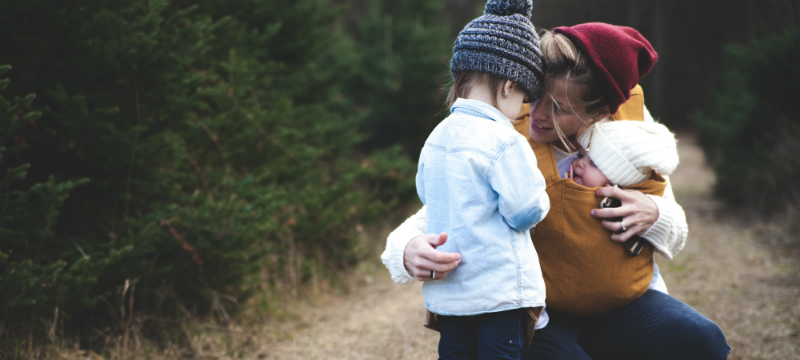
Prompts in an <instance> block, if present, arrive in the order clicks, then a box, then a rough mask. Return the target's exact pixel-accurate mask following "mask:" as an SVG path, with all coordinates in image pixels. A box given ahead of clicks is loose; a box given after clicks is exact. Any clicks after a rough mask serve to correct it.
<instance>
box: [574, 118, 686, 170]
mask: <svg viewBox="0 0 800 360" xmlns="http://www.w3.org/2000/svg"><path fill="white" fill-rule="evenodd" d="M578 142H579V143H580V144H581V146H582V147H583V148H584V149H588V150H587V153H589V158H591V159H592V161H593V162H594V163H595V165H597V168H598V169H600V171H602V172H603V175H605V176H606V177H607V178H608V180H609V181H611V183H613V184H619V185H621V186H631V185H635V184H638V183H640V182H642V181H645V180H647V179H649V178H650V171H651V170H655V171H658V173H659V174H661V175H669V174H672V172H673V171H675V168H676V167H677V166H678V149H677V146H676V140H675V135H674V134H673V133H671V132H670V131H669V129H667V127H666V126H664V125H661V124H659V123H656V122H648V121H631V120H620V121H608V120H603V121H600V122H598V123H596V124H595V125H593V126H592V127H590V128H589V129H587V130H586V131H584V132H582V133H580V134H579V135H578Z"/></svg>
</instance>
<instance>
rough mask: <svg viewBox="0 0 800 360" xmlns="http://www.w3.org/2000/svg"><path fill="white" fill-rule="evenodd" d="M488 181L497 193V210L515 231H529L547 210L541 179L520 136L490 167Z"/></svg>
mask: <svg viewBox="0 0 800 360" xmlns="http://www.w3.org/2000/svg"><path fill="white" fill-rule="evenodd" d="M487 175H488V179H489V184H491V186H492V189H493V190H494V191H496V192H497V194H498V209H499V211H500V214H501V215H502V216H503V218H505V220H506V223H507V224H508V225H509V226H511V227H512V228H513V229H515V230H517V231H527V230H530V228H532V227H533V226H534V225H536V224H537V223H539V222H540V221H542V219H544V217H545V216H546V215H547V212H548V211H550V198H548V196H547V192H545V189H546V188H547V185H546V184H545V181H544V176H542V172H541V171H539V168H538V167H537V166H536V156H535V155H534V154H533V151H532V150H531V147H530V145H528V142H527V141H526V140H525V138H523V137H522V136H515V137H514V138H513V140H511V141H510V142H509V143H508V144H507V145H506V148H505V149H504V150H503V151H502V152H501V153H500V156H499V157H498V158H497V159H496V160H494V161H493V163H492V166H491V167H490V168H489V173H488V174H487Z"/></svg>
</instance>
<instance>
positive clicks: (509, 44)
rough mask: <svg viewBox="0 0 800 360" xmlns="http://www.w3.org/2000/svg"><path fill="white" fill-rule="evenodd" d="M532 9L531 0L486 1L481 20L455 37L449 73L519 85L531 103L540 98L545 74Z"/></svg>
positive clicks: (478, 19) (474, 22)
mask: <svg viewBox="0 0 800 360" xmlns="http://www.w3.org/2000/svg"><path fill="white" fill-rule="evenodd" d="M532 8H533V3H532V0H489V2H487V3H486V8H485V10H484V13H483V16H481V17H479V18H477V19H475V20H472V22H470V23H469V24H467V26H466V27H464V30H461V33H459V34H458V37H457V38H456V43H455V46H454V47H453V60H452V61H451V62H450V73H451V74H455V73H456V72H459V71H479V72H485V73H489V74H492V75H495V76H498V77H500V78H503V79H509V80H511V81H514V82H516V83H517V84H519V85H520V86H522V88H523V89H525V91H526V92H527V93H528V95H529V98H530V100H531V101H533V100H535V99H538V98H540V97H541V91H542V83H543V82H544V72H543V71H542V52H541V51H540V50H539V36H538V35H536V31H535V30H534V28H533V24H531V21H530V17H531V9H532Z"/></svg>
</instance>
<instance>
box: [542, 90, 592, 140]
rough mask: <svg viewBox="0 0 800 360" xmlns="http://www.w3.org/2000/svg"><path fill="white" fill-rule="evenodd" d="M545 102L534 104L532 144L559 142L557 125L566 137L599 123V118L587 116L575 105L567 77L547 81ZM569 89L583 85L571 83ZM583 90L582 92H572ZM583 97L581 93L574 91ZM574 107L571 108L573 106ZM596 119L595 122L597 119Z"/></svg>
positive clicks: (544, 93)
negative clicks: (570, 94)
mask: <svg viewBox="0 0 800 360" xmlns="http://www.w3.org/2000/svg"><path fill="white" fill-rule="evenodd" d="M547 81H549V82H550V83H549V84H547V86H546V87H545V89H546V91H544V92H543V94H542V99H541V100H539V101H537V102H534V103H531V128H530V136H531V139H532V140H533V141H536V142H539V143H546V142H552V141H556V140H559V137H558V131H557V130H556V126H558V127H559V128H560V129H561V132H562V134H564V136H566V137H570V136H573V135H575V134H577V133H578V132H579V131H581V130H583V129H584V128H587V127H588V126H589V125H591V124H593V123H594V122H596V121H598V120H600V119H601V118H597V117H598V116H599V115H595V116H592V115H589V114H586V112H585V111H584V110H585V109H584V108H579V107H578V106H576V105H574V101H570V100H571V99H570V97H569V96H568V95H567V85H568V84H567V81H566V80H565V79H564V78H555V79H552V80H551V79H548V80H547ZM569 86H573V87H574V86H580V85H575V84H570V85H569ZM570 90H582V89H570ZM573 93H577V94H580V93H582V91H573ZM571 104H572V105H571ZM595 118H596V119H595Z"/></svg>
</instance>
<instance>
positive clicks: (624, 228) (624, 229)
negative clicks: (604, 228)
mask: <svg viewBox="0 0 800 360" xmlns="http://www.w3.org/2000/svg"><path fill="white" fill-rule="evenodd" d="M619 224H620V225H622V229H621V231H622V232H625V231H626V230H628V228H626V227H625V223H624V222H622V220H620V221H619Z"/></svg>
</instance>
